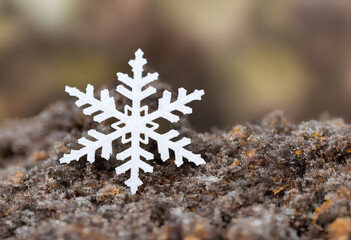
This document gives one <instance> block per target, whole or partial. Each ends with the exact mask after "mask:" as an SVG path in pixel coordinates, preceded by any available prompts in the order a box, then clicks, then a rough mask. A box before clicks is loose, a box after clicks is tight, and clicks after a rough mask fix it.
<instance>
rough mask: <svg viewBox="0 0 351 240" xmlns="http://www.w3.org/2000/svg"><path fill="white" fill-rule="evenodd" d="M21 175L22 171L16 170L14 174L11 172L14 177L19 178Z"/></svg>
mask: <svg viewBox="0 0 351 240" xmlns="http://www.w3.org/2000/svg"><path fill="white" fill-rule="evenodd" d="M22 176H23V175H22V173H21V172H19V171H16V172H15V174H13V177H14V178H20V177H22Z"/></svg>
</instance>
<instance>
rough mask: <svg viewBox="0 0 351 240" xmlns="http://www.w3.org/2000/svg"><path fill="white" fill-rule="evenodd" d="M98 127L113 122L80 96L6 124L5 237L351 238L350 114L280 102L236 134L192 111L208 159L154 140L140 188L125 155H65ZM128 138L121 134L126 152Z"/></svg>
mask: <svg viewBox="0 0 351 240" xmlns="http://www.w3.org/2000/svg"><path fill="white" fill-rule="evenodd" d="M156 87H157V88H158V90H159V92H161V91H162V89H165V88H168V87H167V86H165V85H160V84H159V85H157V86H156ZM111 93H112V92H111ZM114 96H115V99H116V102H117V105H118V106H121V107H122V106H123V105H124V104H126V103H127V102H126V101H125V100H124V99H122V98H121V97H119V96H117V95H114ZM159 97H160V93H159V94H155V96H153V97H151V98H150V100H149V102H147V103H146V104H148V105H149V106H150V109H155V108H156V106H157V98H159ZM195 112H196V109H195ZM238 114H239V113H238ZM91 128H95V129H96V130H98V131H101V132H109V131H111V129H110V123H109V122H104V123H103V124H96V123H94V122H93V121H92V118H91V117H87V116H85V115H83V114H82V111H81V110H80V109H78V108H77V107H75V105H74V100H72V101H71V100H69V101H61V102H57V103H55V104H53V105H51V106H49V107H48V108H47V109H45V110H44V111H43V112H42V113H41V114H39V115H38V116H35V117H33V118H30V119H18V120H8V121H6V122H5V123H4V124H2V126H1V127H0V216H1V218H0V238H1V239H96V240H97V239H128V240H130V239H170V240H171V239H186V240H199V239H270V240H271V239H313V238H318V239H349V238H350V237H351V216H350V214H351V213H350V207H351V201H350V200H351V184H350V183H351V175H350V172H351V158H350V157H351V126H350V125H348V124H346V123H344V121H343V120H342V119H328V120H321V121H308V122H301V123H299V124H294V123H292V122H290V121H288V120H287V119H286V117H285V116H284V114H283V113H282V112H281V111H274V112H272V113H270V114H268V115H267V116H266V117H264V118H263V119H262V121H260V122H258V123H246V124H243V125H237V126H234V127H233V129H232V130H231V131H229V132H224V131H223V132H220V131H217V132H213V133H198V132H195V131H194V130H192V128H191V127H190V124H189V123H188V121H187V120H186V118H185V119H184V118H183V120H182V121H181V122H180V123H178V124H173V125H171V126H170V128H175V129H177V130H179V131H180V132H181V135H182V136H186V137H189V138H191V141H192V144H191V145H189V146H188V149H189V150H191V151H193V152H194V153H200V154H201V155H202V156H203V158H204V159H205V161H206V162H207V164H206V165H202V166H199V167H196V166H195V165H194V164H192V163H185V164H183V165H182V166H181V167H179V168H177V167H176V166H175V164H174V158H173V157H171V159H170V160H169V161H167V162H165V163H163V162H162V161H161V160H160V157H159V155H158V154H157V146H156V143H151V144H149V145H148V146H147V150H148V151H150V152H152V153H153V154H155V156H156V157H155V160H154V161H152V165H153V167H154V172H153V173H142V174H141V180H142V181H143V182H144V184H143V186H142V187H140V188H139V191H138V192H137V193H136V194H135V195H132V194H131V193H130V190H129V189H128V187H126V186H125V184H124V181H125V180H127V178H128V173H127V174H122V175H118V176H117V175H116V173H115V167H117V166H118V165H120V164H122V163H121V162H120V161H117V160H116V158H115V157H112V159H111V160H109V161H106V160H104V159H102V158H100V157H99V154H97V155H96V161H95V162H94V163H93V164H90V163H88V162H87V161H86V159H85V158H82V159H80V160H79V161H74V162H71V163H70V164H60V163H59V159H60V158H61V157H62V155H63V154H64V153H68V152H69V151H70V149H78V148H79V145H77V143H76V142H77V139H79V138H80V137H82V136H84V135H86V133H87V131H88V130H90V129H91ZM125 147H126V146H124V145H122V144H121V142H120V141H116V142H115V143H114V156H115V154H116V153H118V152H120V151H122V150H123V149H125Z"/></svg>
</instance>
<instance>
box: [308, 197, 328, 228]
mask: <svg viewBox="0 0 351 240" xmlns="http://www.w3.org/2000/svg"><path fill="white" fill-rule="evenodd" d="M331 203H332V201H331V200H327V201H325V202H324V203H323V204H322V206H320V207H318V208H317V209H316V211H315V213H314V214H313V216H312V222H313V223H316V222H317V220H318V217H319V213H320V212H322V211H325V210H326V209H327V208H328V207H329V206H330V204H331Z"/></svg>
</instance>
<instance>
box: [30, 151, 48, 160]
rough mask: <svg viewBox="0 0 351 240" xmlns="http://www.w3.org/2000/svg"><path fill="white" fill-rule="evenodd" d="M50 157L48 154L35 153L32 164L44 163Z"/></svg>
mask: <svg viewBox="0 0 351 240" xmlns="http://www.w3.org/2000/svg"><path fill="white" fill-rule="evenodd" d="M48 157H49V155H48V154H47V153H46V152H38V151H37V152H35V153H34V154H33V156H32V158H31V160H30V161H31V162H37V161H43V160H46V159H47V158H48Z"/></svg>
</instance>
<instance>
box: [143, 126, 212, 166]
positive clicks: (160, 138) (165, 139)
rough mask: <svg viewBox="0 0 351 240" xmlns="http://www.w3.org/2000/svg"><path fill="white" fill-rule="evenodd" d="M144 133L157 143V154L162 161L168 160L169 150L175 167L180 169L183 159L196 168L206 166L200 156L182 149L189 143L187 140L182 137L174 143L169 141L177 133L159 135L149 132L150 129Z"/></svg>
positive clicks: (177, 133)
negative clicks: (171, 151) (171, 152)
mask: <svg viewBox="0 0 351 240" xmlns="http://www.w3.org/2000/svg"><path fill="white" fill-rule="evenodd" d="M144 132H145V134H146V135H147V136H148V137H150V138H152V139H154V140H155V141H156V142H157V146H158V152H159V153H160V155H161V159H162V161H164V162H165V161H167V160H168V159H169V150H173V151H174V154H175V164H176V165H177V167H180V166H181V165H182V164H183V159H184V158H185V159H188V161H189V162H193V163H195V164H196V166H198V165H201V164H206V162H205V160H204V159H203V158H202V157H201V155H200V154H194V153H192V152H190V151H189V150H186V149H185V148H184V147H185V146H187V145H189V144H190V143H191V141H190V139H189V138H185V137H184V138H182V139H180V140H178V141H175V142H173V141H171V139H173V138H175V137H178V136H179V132H178V131H176V130H170V131H169V132H167V133H165V134H159V133H157V132H155V131H150V129H145V130H144Z"/></svg>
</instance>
